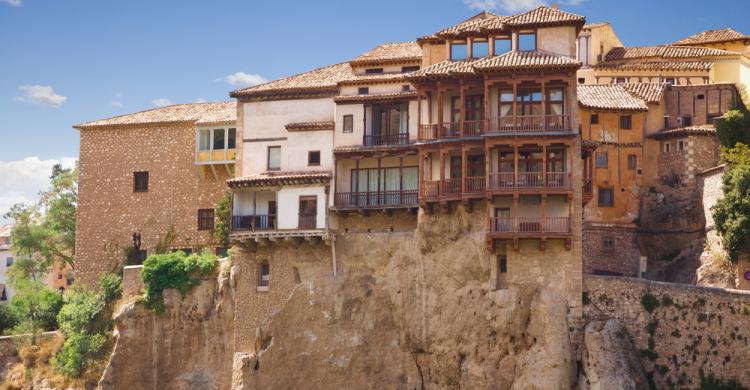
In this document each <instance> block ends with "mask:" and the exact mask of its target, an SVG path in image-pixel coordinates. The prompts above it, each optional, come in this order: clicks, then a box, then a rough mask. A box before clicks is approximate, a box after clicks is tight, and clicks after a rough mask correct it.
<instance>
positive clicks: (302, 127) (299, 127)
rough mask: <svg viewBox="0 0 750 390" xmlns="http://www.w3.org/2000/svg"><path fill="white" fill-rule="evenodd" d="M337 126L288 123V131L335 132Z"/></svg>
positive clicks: (316, 123) (324, 123) (315, 123)
mask: <svg viewBox="0 0 750 390" xmlns="http://www.w3.org/2000/svg"><path fill="white" fill-rule="evenodd" d="M335 126H336V124H335V123H334V122H332V121H331V122H295V123H287V124H286V126H284V127H286V130H287V131H319V130H333V129H334V127H335Z"/></svg>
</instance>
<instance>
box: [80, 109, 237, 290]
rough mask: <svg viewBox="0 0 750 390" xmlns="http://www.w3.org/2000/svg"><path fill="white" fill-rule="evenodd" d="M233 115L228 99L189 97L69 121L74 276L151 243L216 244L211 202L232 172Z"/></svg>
mask: <svg viewBox="0 0 750 390" xmlns="http://www.w3.org/2000/svg"><path fill="white" fill-rule="evenodd" d="M235 118H236V103H235V102H219V103H195V104H178V105H172V106H167V107H161V108H156V109H152V110H146V111H141V112H137V113H132V114H127V115H122V116H117V117H113V118H108V119H102V120H97V121H92V122H86V123H81V124H78V125H75V126H74V128H76V129H77V130H78V131H79V133H80V160H79V179H78V180H79V182H78V212H77V226H76V262H77V268H76V273H77V275H76V277H78V278H80V279H81V280H83V281H84V282H86V283H93V282H94V281H95V280H96V279H97V278H98V276H99V274H100V273H102V272H108V271H114V270H116V269H117V268H118V267H120V266H122V265H123V264H124V263H125V262H126V253H128V254H129V255H130V256H131V262H132V261H135V262H137V261H139V260H143V259H145V257H146V256H147V255H148V254H150V253H154V251H155V250H156V248H157V246H160V247H162V248H163V249H164V250H173V249H181V250H184V251H188V252H189V251H195V250H200V249H202V248H210V249H212V250H217V252H223V250H221V249H220V248H217V247H216V244H215V242H214V239H213V235H212V231H213V226H214V207H215V205H216V203H217V202H218V201H219V200H220V198H221V197H222V196H223V194H224V192H225V191H226V180H227V179H228V178H230V177H232V176H233V175H234V165H235V162H234V159H235V151H236V144H235V141H236V135H235V132H236V126H235V120H236V119H235ZM134 235H135V237H134ZM134 241H136V242H134ZM138 244H139V245H138ZM136 247H138V253H134V250H135V248H136Z"/></svg>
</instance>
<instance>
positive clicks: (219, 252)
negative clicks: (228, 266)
mask: <svg viewBox="0 0 750 390" xmlns="http://www.w3.org/2000/svg"><path fill="white" fill-rule="evenodd" d="M214 254H215V255H216V256H219V257H220V258H224V257H227V256H229V249H228V248H222V247H217V248H216V249H214Z"/></svg>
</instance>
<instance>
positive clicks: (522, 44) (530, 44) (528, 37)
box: [518, 32, 536, 51]
mask: <svg viewBox="0 0 750 390" xmlns="http://www.w3.org/2000/svg"><path fill="white" fill-rule="evenodd" d="M533 50H536V33H533V32H532V33H520V34H518V51H533Z"/></svg>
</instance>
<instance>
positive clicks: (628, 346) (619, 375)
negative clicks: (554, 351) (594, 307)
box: [579, 319, 649, 390]
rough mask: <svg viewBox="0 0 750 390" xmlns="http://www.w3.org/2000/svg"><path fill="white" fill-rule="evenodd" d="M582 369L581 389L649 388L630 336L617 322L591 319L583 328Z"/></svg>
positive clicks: (632, 389)
mask: <svg viewBox="0 0 750 390" xmlns="http://www.w3.org/2000/svg"><path fill="white" fill-rule="evenodd" d="M583 370H584V373H583V374H584V376H583V377H582V378H581V379H580V381H579V385H580V388H581V389H587V390H608V389H621V390H641V389H648V388H649V387H648V380H647V379H646V375H645V374H644V372H643V367H642V366H641V362H640V359H639V357H638V355H637V353H636V350H635V348H634V347H633V343H632V341H631V340H630V336H629V335H628V333H627V331H626V330H625V328H624V327H623V326H622V324H621V323H620V322H619V321H618V320H616V319H607V320H594V321H591V322H589V323H588V325H586V331H585V334H584V350H583Z"/></svg>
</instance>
